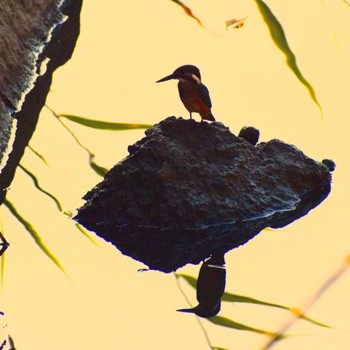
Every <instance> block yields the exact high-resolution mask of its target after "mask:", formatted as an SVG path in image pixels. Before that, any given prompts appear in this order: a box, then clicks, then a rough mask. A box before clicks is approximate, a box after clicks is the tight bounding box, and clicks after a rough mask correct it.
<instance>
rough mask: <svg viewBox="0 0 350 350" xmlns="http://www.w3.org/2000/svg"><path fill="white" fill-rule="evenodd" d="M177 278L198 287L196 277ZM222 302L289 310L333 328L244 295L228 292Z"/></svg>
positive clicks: (282, 307) (284, 307) (183, 276)
mask: <svg viewBox="0 0 350 350" xmlns="http://www.w3.org/2000/svg"><path fill="white" fill-rule="evenodd" d="M176 276H177V277H181V278H183V279H184V280H185V281H186V282H187V283H188V284H189V285H190V286H192V287H193V288H196V287H197V280H196V279H195V278H194V277H192V276H188V275H183V274H176ZM221 301H223V302H230V303H248V304H256V305H262V306H270V307H276V308H280V309H284V310H288V311H290V312H291V313H292V314H294V315H297V316H298V317H300V318H302V319H304V320H305V321H308V322H311V323H313V324H315V325H317V326H320V327H326V328H331V327H330V326H328V325H326V324H324V323H321V322H318V321H315V320H313V319H311V318H309V317H307V316H305V315H303V314H302V312H301V311H300V310H297V309H294V308H290V307H288V306H284V305H280V304H275V303H269V302H266V301H262V300H258V299H254V298H250V297H246V296H242V295H237V294H232V293H228V292H225V293H224V295H223V296H222V298H221Z"/></svg>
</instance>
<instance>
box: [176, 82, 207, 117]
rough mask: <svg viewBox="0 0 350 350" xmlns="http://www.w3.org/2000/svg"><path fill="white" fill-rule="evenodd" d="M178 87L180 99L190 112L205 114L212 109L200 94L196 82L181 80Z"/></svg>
mask: <svg viewBox="0 0 350 350" xmlns="http://www.w3.org/2000/svg"><path fill="white" fill-rule="evenodd" d="M178 88H179V94H180V99H181V101H182V103H183V104H184V105H185V107H186V109H187V110H188V111H189V112H196V113H200V114H203V113H204V114H205V113H207V112H208V111H209V110H210V109H209V107H208V106H207V105H206V104H205V102H204V101H203V100H202V99H201V97H200V96H199V93H198V88H197V83H196V82H191V81H180V82H179V84H178Z"/></svg>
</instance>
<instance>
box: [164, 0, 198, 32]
mask: <svg viewBox="0 0 350 350" xmlns="http://www.w3.org/2000/svg"><path fill="white" fill-rule="evenodd" d="M171 1H172V2H175V4H178V5H179V6H180V7H182V9H183V10H184V11H185V13H186V15H187V16H190V17H192V18H193V19H194V20H195V21H196V22H197V23H198V24H199V25H200V26H201V27H203V28H204V26H203V24H202V22H201V20H200V19H199V18H198V17H196V16H195V15H194V14H193V13H192V10H191V9H190V8H189V7H188V6H186V5H185V4H184V3H183V2H182V1H179V0H171Z"/></svg>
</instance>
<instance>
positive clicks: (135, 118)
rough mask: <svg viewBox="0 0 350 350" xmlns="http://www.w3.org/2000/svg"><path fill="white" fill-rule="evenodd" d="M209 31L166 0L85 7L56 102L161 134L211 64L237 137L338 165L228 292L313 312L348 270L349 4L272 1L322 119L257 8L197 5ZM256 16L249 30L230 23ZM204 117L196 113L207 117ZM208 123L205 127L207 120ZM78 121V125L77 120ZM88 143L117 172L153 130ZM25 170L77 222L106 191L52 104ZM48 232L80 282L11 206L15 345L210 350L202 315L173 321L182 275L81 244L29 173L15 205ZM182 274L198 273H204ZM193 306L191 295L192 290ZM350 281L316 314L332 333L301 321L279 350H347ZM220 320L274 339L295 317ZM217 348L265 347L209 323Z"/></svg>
mask: <svg viewBox="0 0 350 350" xmlns="http://www.w3.org/2000/svg"><path fill="white" fill-rule="evenodd" d="M186 4H187V5H188V6H189V7H190V8H191V9H192V11H193V12H194V14H195V15H196V16H198V17H199V18H200V19H201V20H202V22H203V24H204V26H205V29H203V28H201V27H200V26H198V25H197V23H196V22H195V21H194V20H193V19H191V18H190V17H188V16H186V15H185V13H184V12H183V11H182V10H181V8H180V7H179V6H177V5H176V4H175V3H173V2H171V1H170V0H155V1H150V2H147V1H137V2H135V1H130V2H128V1H123V2H121V1H112V0H103V1H99V2H97V1H86V2H85V4H84V6H83V12H82V27H81V36H80V38H79V41H78V44H77V47H76V50H75V53H74V55H73V58H72V60H71V61H70V62H69V63H68V64H66V65H65V66H64V67H62V68H60V69H59V70H58V71H57V72H56V73H55V75H54V83H53V85H52V89H51V92H50V94H49V96H48V101H47V103H48V105H49V106H50V107H51V108H53V109H54V110H55V111H56V112H57V113H66V114H76V115H80V116H84V117H87V118H92V119H101V120H108V121H116V122H131V123H150V124H153V123H157V122H159V121H160V120H162V119H164V118H166V117H167V116H170V115H176V116H183V117H185V118H188V113H187V111H186V110H185V108H184V107H183V105H182V104H181V101H180V99H179V98H178V92H177V87H176V83H175V82H173V81H170V82H166V83H162V84H155V81H156V80H158V79H160V78H162V77H163V76H165V75H168V74H170V73H171V72H172V71H173V70H174V69H175V68H177V67H178V66H180V65H183V64H195V65H197V66H198V67H199V68H200V69H201V73H202V80H203V82H204V84H205V85H207V87H208V88H209V90H210V93H211V99H212V103H213V114H214V116H215V117H216V119H217V120H218V121H221V122H223V123H224V124H225V125H227V126H228V127H229V128H230V129H231V131H232V132H233V133H235V134H237V133H238V132H239V130H240V129H241V127H243V126H245V125H251V126H255V127H257V128H259V129H260V132H261V141H268V140H270V139H272V138H279V139H282V140H283V141H285V142H288V143H292V144H294V145H296V146H297V147H298V148H300V149H302V150H303V151H304V152H305V153H306V154H307V155H308V156H310V157H311V158H314V159H316V160H319V161H321V160H322V159H324V158H331V159H333V160H334V161H335V162H336V164H337V169H336V171H335V172H334V176H333V189H332V192H331V194H330V196H329V197H328V198H327V199H326V200H325V201H324V203H322V204H321V205H320V206H319V207H318V208H316V209H315V210H313V211H312V212H311V213H310V214H309V215H308V216H307V217H304V218H302V219H301V220H299V221H297V222H295V223H293V224H291V225H290V226H288V227H286V228H284V229H281V230H278V231H275V232H263V233H261V234H260V235H259V236H257V237H256V238H255V239H254V240H252V241H250V242H249V243H248V244H246V245H245V246H243V247H240V248H239V249H236V250H233V251H231V252H229V253H228V254H227V256H226V261H227V291H230V292H232V293H237V294H242V295H246V296H250V297H254V298H258V299H262V300H265V301H269V302H274V303H280V304H283V305H287V306H291V307H302V306H303V305H305V303H307V302H308V301H309V299H310V298H311V297H312V296H313V295H314V294H315V293H316V291H317V290H318V288H320V286H321V285H322V284H323V283H324V282H325V281H326V280H327V279H328V278H329V277H330V276H332V275H333V274H334V273H335V271H336V270H337V269H338V268H339V267H340V266H341V265H342V264H343V262H344V259H345V257H346V256H347V255H348V254H349V252H350V245H349V243H350V234H349V224H348V219H349V209H350V205H349V199H348V198H349V196H350V185H349V183H350V181H349V174H350V162H349V144H348V138H349V136H348V135H349V116H350V107H349V98H350V94H349V82H350V69H349V61H350V37H349V30H350V7H349V6H347V5H346V3H345V0H344V1H341V0H339V1H336V0H331V1H330V0H328V1H326V0H324V1H315V0H308V1H301V0H297V1H284V2H281V1H276V0H273V1H268V5H269V6H270V7H271V9H272V10H273V12H274V13H275V15H276V16H277V18H278V19H279V20H280V22H281V23H282V25H283V28H284V30H285V32H286V35H287V39H288V41H289V44H290V46H291V48H292V50H293V51H294V53H295V54H296V56H297V61H298V64H299V67H300V69H301V71H302V73H303V74H304V76H305V77H306V79H308V80H309V81H310V82H311V84H312V85H313V86H314V88H315V90H316V93H317V96H318V98H319V101H320V103H321V105H322V107H323V110H324V121H323V120H322V118H321V116H320V111H319V109H318V108H317V106H316V105H315V103H313V102H312V100H311V99H310V97H309V95H308V93H307V90H306V89H305V87H304V86H303V85H301V84H300V82H299V81H298V80H297V79H296V77H295V76H294V75H293V74H292V72H291V70H290V69H289V68H288V67H287V66H286V64H285V59H284V56H283V54H282V53H281V52H280V51H279V50H278V49H277V47H276V46H275V45H274V44H273V42H272V41H271V38H270V35H269V32H268V29H267V27H266V25H265V23H264V22H263V21H262V18H261V15H260V13H259V12H258V9H257V7H256V5H255V2H254V1H253V0H251V1H247V0H235V1H232V0H227V1H225V0H222V1H220V2H213V1H199V0H197V1H195V0H193V1H187V2H186ZM234 17H235V18H242V17H248V18H247V21H246V24H245V26H244V27H243V28H242V29H239V30H225V21H226V20H229V19H231V18H234ZM196 118H198V117H196ZM197 120H200V119H199V118H198V119H197ZM67 124H69V123H68V122H67ZM69 126H70V127H71V128H72V129H73V130H74V132H75V133H76V135H77V136H78V137H79V139H80V140H81V142H82V143H83V144H84V145H86V146H87V147H88V148H90V149H91V150H92V151H93V152H94V153H96V155H97V158H96V161H97V162H98V163H99V164H101V165H104V166H105V167H107V168H110V167H111V166H113V165H114V164H115V163H117V162H118V161H120V160H121V159H122V158H123V157H125V156H126V155H127V146H128V145H129V144H133V143H134V142H136V141H137V140H138V139H140V138H141V137H143V132H144V131H142V130H137V131H128V132H114V133H113V132H102V131H96V130H92V129H88V128H84V127H80V126H78V125H75V124H69ZM31 146H32V147H34V148H35V149H36V150H37V151H39V152H40V153H42V154H43V155H44V156H45V158H46V160H47V161H48V163H49V165H50V167H46V166H45V165H44V164H43V163H42V162H41V161H40V160H39V159H38V158H37V157H36V156H35V155H34V154H33V153H32V152H31V151H29V150H27V151H26V154H25V157H24V158H23V160H22V162H21V163H22V164H23V165H24V166H26V167H27V168H28V169H30V170H31V171H32V172H34V173H35V174H36V175H37V176H38V178H39V180H40V183H41V185H42V186H43V187H44V188H45V189H47V190H49V191H50V192H52V193H54V194H55V195H57V196H58V197H59V198H60V199H61V201H62V204H63V206H64V209H65V210H67V211H72V212H73V213H74V211H75V209H76V208H78V207H79V206H81V205H82V204H83V201H82V200H81V199H80V198H81V197H82V196H83V195H84V194H85V193H86V192H87V191H88V190H89V189H91V188H92V187H93V186H94V185H95V184H96V183H97V182H99V181H100V180H101V178H99V177H98V176H97V175H95V174H94V173H93V172H92V171H91V169H90V168H89V166H88V157H87V154H86V153H85V152H84V151H83V150H82V149H81V148H79V147H78V146H77V144H76V143H75V142H74V140H73V139H72V138H71V136H70V135H69V134H68V133H67V132H66V131H65V130H64V129H63V128H62V127H61V126H60V125H59V123H58V122H57V121H56V120H55V119H54V118H53V116H52V114H51V113H50V112H49V111H48V110H47V109H44V110H43V112H42V114H41V117H40V121H39V124H38V126H37V130H36V132H35V134H34V137H33V139H32V141H31ZM8 199H9V200H11V201H12V202H13V203H14V204H15V205H16V207H17V209H18V210H19V211H20V212H21V214H22V215H23V216H25V217H26V218H27V219H28V220H29V221H30V222H31V223H32V224H33V225H34V226H35V228H36V229H37V230H38V231H39V233H40V234H41V237H42V239H43V240H44V242H45V243H46V245H47V246H48V247H49V248H50V249H51V250H52V251H53V253H54V254H55V255H56V256H57V258H58V259H59V261H60V262H61V264H62V265H63V267H64V269H65V270H66V272H67V274H68V275H69V278H67V277H66V276H65V275H64V274H63V273H62V272H61V271H60V270H59V269H57V267H56V266H55V265H54V264H52V263H51V262H50V261H49V260H48V259H47V257H46V256H45V255H44V254H43V253H42V252H41V251H39V249H38V247H37V246H36V245H35V243H34V242H33V240H32V238H31V237H30V236H29V235H28V233H27V232H26V231H25V230H23V228H22V226H21V225H20V224H19V223H18V222H17V221H16V220H15V219H14V218H13V217H12V216H11V214H10V213H9V212H8V211H7V210H6V209H3V210H2V225H3V232H4V234H5V236H6V238H7V239H8V241H9V242H10V244H11V246H10V248H9V249H8V251H7V253H6V258H5V269H4V270H5V275H4V281H3V287H2V292H1V300H2V303H1V306H0V309H1V310H2V311H4V312H5V316H6V322H7V324H8V326H7V328H5V329H2V331H1V332H2V333H1V334H2V335H3V336H5V335H6V333H7V332H9V333H10V334H11V335H12V337H13V338H14V341H15V345H16V347H17V348H18V349H26V350H31V349H33V350H34V349H35V350H37V349H50V350H61V349H84V350H93V349H128V350H129V349H152V350H157V349H159V350H160V349H184V350H187V349H209V346H208V344H207V343H206V340H205V337H204V334H203V332H202V330H201V328H200V327H199V325H198V323H197V322H196V320H195V317H194V316H193V315H189V314H181V313H177V312H176V311H175V310H176V309H178V308H184V307H187V303H186V301H185V300H184V298H183V296H182V295H181V293H180V291H179V289H178V288H177V286H176V283H175V279H174V277H173V276H172V275H171V274H168V275H167V274H162V273H159V272H154V271H151V272H147V273H143V274H140V273H137V269H139V268H142V267H143V265H142V264H140V263H138V262H136V261H133V260H132V259H130V258H128V257H126V256H123V255H121V254H120V252H119V251H117V250H116V249H114V248H113V247H112V246H111V245H110V244H107V243H105V242H104V241H103V240H101V239H98V238H97V237H95V236H94V234H93V233H92V234H91V235H92V236H93V237H94V239H95V240H96V242H97V243H98V247H96V246H95V245H93V244H92V243H91V242H90V241H89V240H88V239H86V238H85V237H84V236H83V235H82V234H80V233H79V232H78V231H77V230H76V228H75V227H74V225H73V224H72V222H71V220H70V219H69V218H68V217H67V216H65V215H62V214H61V213H58V211H57V210H56V208H55V205H54V203H53V202H52V201H51V200H50V199H48V198H47V197H44V196H43V195H42V194H40V193H38V191H37V190H35V188H34V187H33V185H32V182H31V180H30V179H29V178H28V177H27V176H26V175H25V174H24V173H23V172H22V171H21V170H20V169H18V171H17V175H16V179H15V181H14V182H13V184H12V185H11V190H10V191H9V194H8ZM180 272H182V273H187V274H191V275H193V276H197V273H198V266H186V267H185V268H183V269H182V270H181V271H180ZM182 285H183V287H184V289H185V292H186V294H187V295H188V296H189V298H190V299H191V301H192V302H193V303H194V304H195V291H194V290H193V289H191V288H189V287H188V286H187V285H186V284H185V283H182ZM349 295H350V281H349V273H348V272H347V273H345V274H343V276H342V277H341V278H340V279H339V280H338V281H337V282H335V283H334V284H333V285H332V286H331V288H330V289H329V290H328V291H327V292H326V293H325V294H324V295H323V296H322V298H320V299H319V300H318V301H317V302H316V303H315V304H314V306H313V307H312V308H311V309H310V310H308V315H309V316H310V317H313V318H315V319H316V320H318V321H320V322H324V323H326V324H329V325H331V326H332V328H330V329H326V328H321V327H317V326H315V325H312V324H310V323H307V322H305V321H298V322H297V323H296V324H295V325H294V326H293V327H292V328H291V329H289V330H288V332H287V333H288V334H293V335H294V336H292V337H289V338H287V339H286V340H283V341H281V342H279V343H278V344H276V345H275V347H274V348H275V349H276V350H277V349H281V350H289V349H293V350H295V349H307V350H313V349H314V350H316V349H317V350H325V349H330V350H334V349H348V348H349V343H350V325H349V315H350V304H349ZM221 315H222V316H225V317H228V318H231V319H233V320H235V321H236V322H240V323H244V324H247V325H250V326H253V327H258V328H262V329H266V330H269V331H277V330H278V329H279V328H280V327H281V326H282V325H283V324H284V323H285V322H286V321H288V320H289V319H290V317H291V314H290V313H288V312H287V311H283V310H277V309H272V308H268V307H261V306H256V305H249V304H227V303H224V304H223V307H222V313H221ZM203 325H204V327H205V329H206V330H207V332H208V334H209V337H210V339H211V342H212V344H213V345H216V346H221V347H223V348H227V349H235V350H241V349H242V350H243V349H244V350H246V349H249V350H250V349H253V350H255V349H257V350H258V349H262V347H263V345H264V344H265V343H266V342H267V341H268V337H267V336H264V335H257V334H255V333H251V332H243V331H235V330H230V329H225V328H222V327H217V326H213V325H212V324H210V323H209V322H208V321H206V320H204V321H203Z"/></svg>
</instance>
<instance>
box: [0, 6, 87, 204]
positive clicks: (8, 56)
mask: <svg viewBox="0 0 350 350" xmlns="http://www.w3.org/2000/svg"><path fill="white" fill-rule="evenodd" d="M81 4H82V0H63V1H62V0H25V1H23V0H1V1H0V13H1V16H0V33H2V34H4V33H5V34H6V35H0V54H1V63H0V204H1V203H2V202H3V200H4V198H5V195H6V189H7V188H8V187H9V185H10V183H11V181H12V179H13V176H14V173H15V170H16V167H17V165H18V163H19V161H20V159H21V157H22V155H23V153H24V149H25V147H26V146H27V145H28V142H29V140H30V138H31V136H32V134H33V132H34V130H35V126H36V123H37V120H38V116H39V113H40V110H41V108H42V107H43V106H44V104H45V100H46V96H47V93H48V91H49V89H50V85H51V79H52V74H53V72H54V70H55V69H57V67H59V66H60V65H62V64H64V63H65V62H66V61H67V60H68V59H69V58H70V57H71V55H72V53H73V49H74V46H75V43H76V40H77V37H78V35H79V27H80V21H79V16H80V9H81ZM14 121H15V122H14ZM11 134H12V135H14V137H13V143H12V142H10V141H12V140H11V139H10V135H11ZM10 143H11V144H10ZM7 156H8V158H7Z"/></svg>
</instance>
